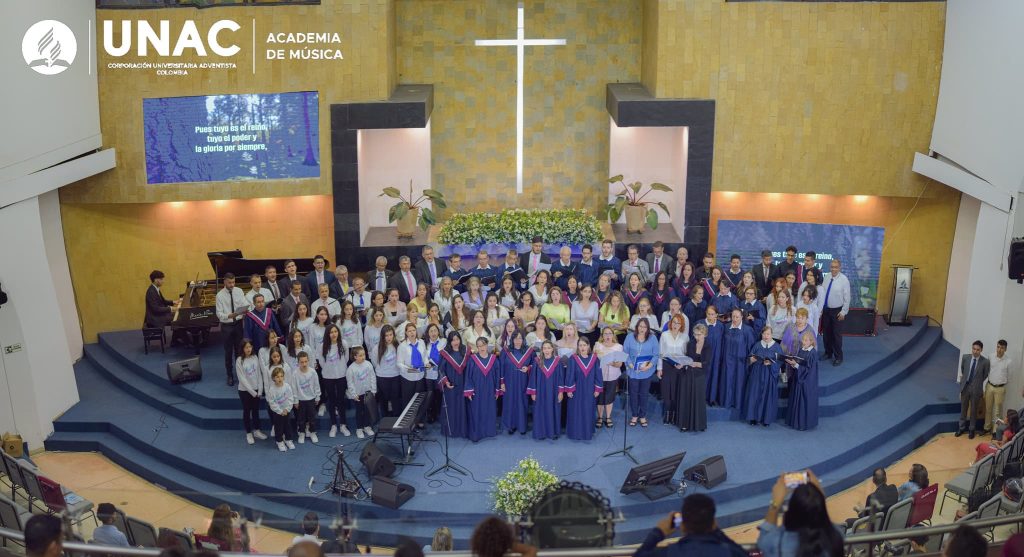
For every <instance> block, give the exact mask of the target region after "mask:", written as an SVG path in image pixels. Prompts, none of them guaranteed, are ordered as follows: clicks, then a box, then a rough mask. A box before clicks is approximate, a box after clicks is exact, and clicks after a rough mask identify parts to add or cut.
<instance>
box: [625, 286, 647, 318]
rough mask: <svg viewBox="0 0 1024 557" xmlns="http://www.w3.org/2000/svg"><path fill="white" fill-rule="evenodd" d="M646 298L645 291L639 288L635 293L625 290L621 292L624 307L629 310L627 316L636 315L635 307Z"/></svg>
mask: <svg viewBox="0 0 1024 557" xmlns="http://www.w3.org/2000/svg"><path fill="white" fill-rule="evenodd" d="M646 297H647V291H646V290H644V289H643V288H641V289H640V290H637V291H636V292H633V291H632V290H630V289H628V288H625V289H623V290H622V300H623V301H624V302H626V307H627V308H629V314H630V315H633V314H634V313H636V305H637V304H638V303H640V300H641V299H643V298H646Z"/></svg>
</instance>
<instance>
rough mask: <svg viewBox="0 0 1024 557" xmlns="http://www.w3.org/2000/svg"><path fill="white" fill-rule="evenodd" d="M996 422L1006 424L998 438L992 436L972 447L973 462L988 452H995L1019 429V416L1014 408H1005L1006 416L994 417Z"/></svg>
mask: <svg viewBox="0 0 1024 557" xmlns="http://www.w3.org/2000/svg"><path fill="white" fill-rule="evenodd" d="M995 421H996V424H999V423H1000V422H1002V423H1004V424H1006V429H1004V430H1003V432H1002V434H1001V436H1000V437H999V438H994V439H993V440H992V441H988V442H982V443H978V446H977V447H975V448H974V460H975V462H977V461H979V460H981V457H983V456H985V455H989V454H995V452H996V451H998V450H999V448H1000V447H1002V446H1003V445H1005V444H1006V443H1009V442H1010V439H1013V436H1014V435H1017V432H1018V431H1020V416H1019V415H1018V414H1017V411H1016V410H1013V409H1011V410H1007V411H1006V418H1005V419H999V418H996V420H995Z"/></svg>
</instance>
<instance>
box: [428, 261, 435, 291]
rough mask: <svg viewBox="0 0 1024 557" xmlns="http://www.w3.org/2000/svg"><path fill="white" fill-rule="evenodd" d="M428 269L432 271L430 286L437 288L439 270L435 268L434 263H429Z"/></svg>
mask: <svg viewBox="0 0 1024 557" xmlns="http://www.w3.org/2000/svg"><path fill="white" fill-rule="evenodd" d="M427 268H428V269H430V285H431V286H437V269H436V268H435V267H434V262H433V261H431V262H430V263H427Z"/></svg>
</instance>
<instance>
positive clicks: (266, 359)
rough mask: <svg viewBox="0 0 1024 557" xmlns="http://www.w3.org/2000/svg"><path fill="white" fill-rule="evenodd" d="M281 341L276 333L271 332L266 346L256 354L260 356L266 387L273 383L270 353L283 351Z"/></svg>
mask: <svg viewBox="0 0 1024 557" xmlns="http://www.w3.org/2000/svg"><path fill="white" fill-rule="evenodd" d="M280 340H281V338H280V337H279V336H278V334H277V332H276V331H270V332H269V333H268V334H267V344H266V346H264V347H263V348H260V349H259V350H257V352H256V353H257V356H259V359H260V371H262V372H263V379H264V384H266V385H269V384H270V383H271V379H270V371H271V368H270V351H271V350H273V349H274V348H277V349H278V351H280V350H281V345H280Z"/></svg>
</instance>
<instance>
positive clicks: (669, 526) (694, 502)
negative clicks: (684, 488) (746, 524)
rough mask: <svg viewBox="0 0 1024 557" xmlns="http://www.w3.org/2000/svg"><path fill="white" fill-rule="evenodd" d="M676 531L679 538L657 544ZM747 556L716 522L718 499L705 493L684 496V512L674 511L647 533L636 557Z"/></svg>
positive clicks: (635, 554)
mask: <svg viewBox="0 0 1024 557" xmlns="http://www.w3.org/2000/svg"><path fill="white" fill-rule="evenodd" d="M676 531H679V532H680V533H681V534H682V537H681V538H680V539H679V541H677V542H675V543H673V544H671V545H667V546H665V547H658V544H659V543H661V542H662V540H664V539H665V538H667V537H669V536H671V535H672V534H673V533H675V532H676ZM691 555H692V556H694V557H712V556H714V557H745V556H746V555H747V552H746V551H745V550H744V549H743V548H742V547H740V545H739V544H737V543H736V542H734V541H732V540H731V539H729V537H728V536H726V535H725V533H724V532H722V531H721V530H720V529H719V528H718V523H717V522H715V501H714V500H713V499H711V497H708V496H707V495H705V494H703V493H695V494H693V495H690V496H688V497H686V498H685V499H683V508H682V510H681V512H673V513H670V514H669V515H668V516H666V517H665V518H664V519H662V520H661V521H660V522H658V525H657V526H656V527H655V528H654V529H652V530H651V531H650V533H648V534H647V538H646V539H644V543H643V544H642V545H641V546H640V547H639V548H638V549H637V550H636V553H634V554H633V556H634V557H684V556H691Z"/></svg>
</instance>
